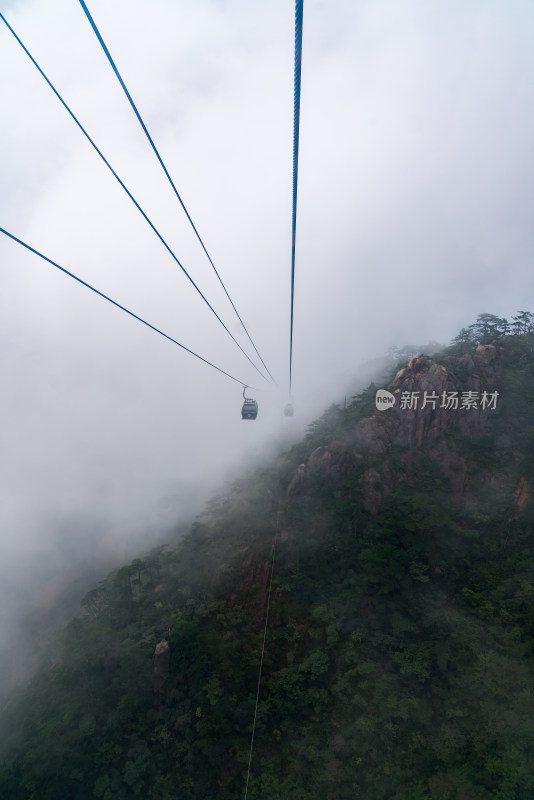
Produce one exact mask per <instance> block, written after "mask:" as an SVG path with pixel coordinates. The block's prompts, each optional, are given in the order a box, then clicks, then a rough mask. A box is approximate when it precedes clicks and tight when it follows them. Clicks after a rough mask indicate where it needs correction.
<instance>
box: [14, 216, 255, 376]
mask: <svg viewBox="0 0 534 800" xmlns="http://www.w3.org/2000/svg"><path fill="white" fill-rule="evenodd" d="M0 233H5V235H6V236H9V238H10V239H13V241H15V242H18V243H19V244H21V245H22V246H23V247H25V248H26V249H27V250H30V251H31V252H32V253H35V255H37V256H39V258H42V259H43V260H44V261H48V263H49V264H52V266H53V267H56V268H57V269H59V270H61V272H64V273H65V274H66V275H68V276H69V277H71V278H74V280H75V281H78V283H81V284H82V285H83V286H85V287H87V289H90V290H91V291H92V292H94V293H95V294H98V295H100V297H103V298H104V300H107V301H108V302H109V303H112V304H113V305H114V306H116V307H117V308H120V310H121V311H125V312H126V313H127V314H129V315H130V316H131V317H133V318H134V319H136V320H138V322H142V323H143V325H146V326H147V328H152V330H153V331H155V332H156V333H159V334H160V336H163V337H164V338H165V339H168V340H169V341H170V342H172V343H173V344H177V345H178V347H181V348H182V350H186V351H187V352H188V353H191V355H192V356H195V358H198V359H199V360H200V361H203V362H204V363H205V364H208V366H210V367H213V369H216V370H217V372H222V374H223V375H226V377H227V378H231V379H232V380H233V381H235V382H236V383H240V384H241V385H242V386H245V385H246V384H245V383H244V382H243V381H240V380H239V379H238V378H234V376H233V375H230V373H229V372H225V371H224V369H221V368H220V367H217V366H216V365H215V364H212V363H211V361H208V360H207V359H206V358H202V356H199V355H198V353H195V352H194V351H193V350H190V349H189V348H188V347H186V346H185V345H183V344H180V342H177V341H176V339H173V338H172V336H168V335H167V334H166V333H163V331H160V329H159V328H156V327H155V326H154V325H151V324H150V322H147V321H146V320H144V319H142V317H138V316H137V314H134V312H133V311H129V310H128V309H127V308H125V307H124V306H121V304H120V303H117V302H116V301H115V300H112V299H111V297H108V296H107V294H104V293H103V292H99V291H98V289H95V287H94V286H91V284H89V283H86V281H84V280H82V279H81V278H78V276H77V275H74V273H72V272H69V271H68V269H65V267H61V266H60V265H59V264H57V263H56V262H55V261H52V259H51V258H48V257H47V256H45V255H43V253H40V252H39V250H36V249H35V248H34V247H31V246H30V245H29V244H26V242H23V241H22V239H18V238H17V237H16V236H14V235H13V234H12V233H9V231H6V230H5V229H4V228H0Z"/></svg>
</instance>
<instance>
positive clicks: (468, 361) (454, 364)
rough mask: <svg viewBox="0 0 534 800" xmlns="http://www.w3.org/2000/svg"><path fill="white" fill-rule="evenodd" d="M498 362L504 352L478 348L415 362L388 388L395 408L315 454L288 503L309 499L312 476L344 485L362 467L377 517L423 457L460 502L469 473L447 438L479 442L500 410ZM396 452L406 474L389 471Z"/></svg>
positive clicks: (369, 505) (366, 493)
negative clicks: (444, 476)
mask: <svg viewBox="0 0 534 800" xmlns="http://www.w3.org/2000/svg"><path fill="white" fill-rule="evenodd" d="M500 357H501V351H500V348H498V347H496V346H494V345H480V346H479V347H477V349H476V352H475V353H474V354H472V355H464V356H462V357H453V356H447V357H445V358H443V359H442V360H441V361H440V362H437V361H434V360H432V359H431V358H429V357H426V356H422V357H420V358H412V359H411V360H410V361H409V363H408V365H407V366H406V367H404V368H403V369H401V370H400V371H399V372H398V373H397V374H396V376H395V378H394V380H393V382H392V383H391V384H390V385H389V386H388V387H387V389H388V391H389V392H390V393H391V394H392V395H393V397H394V398H395V402H394V404H393V405H392V406H391V407H388V408H387V410H384V411H382V410H380V411H379V410H378V409H376V410H375V411H374V413H373V414H372V415H371V416H369V417H366V418H365V419H361V420H360V421H359V422H358V423H357V424H356V425H355V427H354V428H353V429H352V430H350V431H348V432H347V433H346V434H345V436H344V438H343V440H342V441H341V440H336V441H333V442H331V443H330V444H329V445H327V446H324V447H319V448H317V449H316V450H315V451H314V452H313V453H312V454H311V455H310V457H309V458H308V460H307V462H306V463H305V464H301V465H300V466H299V468H298V470H297V472H296V474H295V475H294V477H293V479H292V481H291V482H290V484H289V487H288V492H287V494H288V497H290V498H291V497H295V496H298V495H299V494H301V493H302V492H304V491H305V490H306V484H307V481H308V479H309V477H310V475H313V474H314V475H315V476H317V475H319V476H324V477H325V478H335V479H340V480H343V479H344V478H345V477H347V476H348V475H350V474H351V472H352V471H353V470H354V468H355V465H356V464H358V463H359V464H360V465H363V466H364V471H363V477H362V478H361V487H362V490H363V501H364V506H365V508H366V510H367V511H369V512H371V513H376V512H377V511H378V510H379V508H380V505H381V502H382V500H383V498H384V497H385V496H386V495H387V494H388V493H389V492H391V491H392V490H393V489H394V488H395V487H396V485H398V483H399V482H400V481H401V480H402V479H404V478H405V477H407V476H408V475H409V472H410V460H411V456H412V455H413V454H415V453H421V452H425V453H427V454H428V455H429V456H430V457H432V458H434V459H438V460H439V461H440V464H441V465H442V467H443V468H444V469H445V470H446V471H448V474H449V478H450V482H451V488H452V492H453V500H455V501H458V500H459V499H460V498H461V496H462V494H463V492H464V490H465V481H466V465H465V463H463V461H462V460H461V459H459V458H458V453H457V449H456V447H455V445H454V442H452V441H451V440H450V434H452V433H453V432H456V433H460V434H463V435H468V436H470V437H477V436H480V435H482V434H483V433H484V432H485V430H486V429H487V425H488V420H489V418H490V416H491V414H493V413H495V411H494V406H495V407H496V406H498V403H499V396H498V395H497V396H495V395H494V393H495V392H498V390H499V379H500V375H501V364H500ZM393 448H395V450H396V452H399V449H400V451H401V452H403V453H404V464H405V467H404V470H403V469H400V470H399V468H398V465H396V467H395V469H393V468H392V466H391V465H390V464H389V461H388V455H389V454H390V453H391V451H392V450H393ZM523 496H524V492H523V494H522V497H523Z"/></svg>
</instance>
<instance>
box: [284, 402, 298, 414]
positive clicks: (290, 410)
mask: <svg viewBox="0 0 534 800" xmlns="http://www.w3.org/2000/svg"><path fill="white" fill-rule="evenodd" d="M294 413H295V409H294V408H293V403H286V405H285V408H284V417H292V416H293V414H294Z"/></svg>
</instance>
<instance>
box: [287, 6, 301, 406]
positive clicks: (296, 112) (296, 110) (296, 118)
mask: <svg viewBox="0 0 534 800" xmlns="http://www.w3.org/2000/svg"><path fill="white" fill-rule="evenodd" d="M303 11H304V0H295V84H294V100H293V213H292V223H291V328H290V334H289V394H291V379H292V365H293V302H294V298H295V242H296V235H297V185H298V175H299V127H300V73H301V67H302V16H303Z"/></svg>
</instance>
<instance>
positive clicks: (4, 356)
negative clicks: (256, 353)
mask: <svg viewBox="0 0 534 800" xmlns="http://www.w3.org/2000/svg"><path fill="white" fill-rule="evenodd" d="M89 7H90V10H91V13H92V14H93V16H94V18H95V21H96V23H97V24H98V25H99V27H100V30H101V33H102V35H103V37H104V39H105V41H106V43H107V45H108V46H109V48H110V50H111V53H112V55H113V57H114V59H115V61H116V63H117V66H118V68H119V70H120V71H121V74H122V76H123V78H124V80H125V82H126V84H127V86H128V88H129V90H130V91H131V93H132V95H133V98H134V100H135V102H136V104H137V106H138V108H139V109H140V112H141V114H142V115H143V117H144V119H145V122H146V124H147V126H148V128H149V130H150V132H151V134H152V136H153V138H154V140H155V142H156V144H157V146H158V148H159V149H160V152H161V154H162V156H163V158H164V159H165V161H166V164H167V166H168V168H169V171H170V172H171V174H172V176H173V179H174V180H175V183H176V185H177V187H178V190H179V191H180V193H181V196H182V198H183V200H184V202H185V204H186V206H187V207H188V210H189V212H190V214H191V216H192V217H193V220H194V221H195V224H196V225H197V227H198V229H199V232H200V234H201V236H202V237H203V239H204V241H205V243H206V246H207V248H208V250H209V252H210V254H211V256H212V258H213V260H214V262H215V264H216V266H217V269H218V270H219V272H220V273H221V276H222V277H223V279H224V281H225V283H226V285H227V288H228V290H229V291H230V294H231V295H232V298H233V300H234V302H235V304H236V306H237V308H238V310H239V312H240V314H241V316H242V317H243V319H244V321H245V323H246V324H247V327H248V328H249V331H250V332H251V335H252V337H253V338H254V340H255V343H256V345H257V346H258V348H259V350H260V352H261V353H262V356H263V358H264V359H265V361H266V363H267V365H268V366H269V369H270V370H271V372H272V373H273V375H274V376H275V378H276V379H277V381H278V383H279V386H278V388H273V387H270V386H269V384H268V383H267V382H266V381H264V380H263V379H262V378H261V376H259V375H258V373H257V372H255V371H254V369H253V368H252V367H251V366H250V364H249V363H248V361H247V360H246V359H245V358H244V356H243V355H242V354H241V353H240V352H239V350H238V349H237V347H236V346H235V344H234V343H233V342H232V341H231V339H230V338H229V336H228V335H227V334H226V333H225V331H224V330H223V328H222V327H221V326H220V325H219V323H218V322H217V320H216V319H215V318H214V317H213V316H212V315H211V313H210V311H209V309H208V308H207V307H206V306H205V305H204V304H203V303H202V301H201V299H200V298H199V297H198V295H197V294H196V293H195V292H194V290H193V289H192V287H191V286H190V284H189V282H188V281H187V279H186V278H185V276H184V275H183V273H182V272H181V271H180V270H179V268H178V267H177V266H176V264H175V263H174V262H173V261H172V259H171V257H170V256H169V255H168V253H166V251H165V250H164V248H163V246H162V245H161V243H159V242H158V241H157V239H156V238H155V236H154V235H153V233H152V232H151V231H150V230H149V228H148V226H147V225H146V223H145V222H144V221H143V219H142V218H141V216H140V215H139V213H138V212H137V211H136V209H135V208H134V207H133V205H132V204H131V202H130V201H129V200H128V198H127V197H126V196H125V194H124V193H123V191H122V190H121V189H120V187H119V186H118V184H117V183H116V182H115V181H114V179H113V178H112V176H111V175H110V173H109V172H108V170H107V169H106V167H105V166H104V165H103V164H102V162H101V161H100V160H99V159H98V157H97V155H96V154H95V153H94V151H93V150H92V149H91V148H90V146H89V144H88V143H87V141H86V140H85V139H84V138H83V136H82V134H81V133H80V131H79V130H78V129H77V128H76V126H75V125H74V123H73V121H72V120H71V119H70V118H69V116H68V115H67V113H66V111H65V110H64V109H63V108H62V107H61V105H60V103H59V102H58V100H57V99H56V98H55V97H54V95H53V94H52V92H51V91H50V89H49V88H48V87H47V86H46V84H45V82H44V81H43V79H42V78H41V77H40V75H39V74H38V73H37V71H36V69H35V68H34V67H33V65H32V64H31V63H30V61H29V59H28V58H27V56H26V55H25V54H24V52H23V51H22V49H21V48H20V46H19V45H18V44H17V42H16V41H15V40H14V38H13V36H12V35H11V33H10V32H9V31H8V29H7V28H6V27H5V25H4V24H3V23H1V22H0V66H1V68H2V74H3V75H4V76H5V77H4V80H3V81H2V82H1V83H0V108H1V112H0V114H1V117H2V125H1V127H0V154H1V155H0V185H1V187H2V191H1V193H0V207H1V214H0V217H1V227H3V228H5V229H7V230H8V231H10V232H11V233H13V234H14V235H15V236H17V237H19V238H21V239H23V240H24V241H26V242H28V244H30V245H31V246H33V247H35V248H36V249H38V250H40V251H41V252H43V253H44V254H45V255H47V256H49V257H50V258H52V259H53V260H55V261H57V262H58V263H59V264H61V265H62V266H64V267H65V268H66V269H68V270H70V271H72V272H74V273H75V274H77V275H79V276H80V277H81V278H83V279H84V280H86V281H87V282H89V283H91V284H93V285H94V286H96V287H97V288H98V289H99V290H100V291H102V292H104V293H106V294H108V295H110V296H111V297H112V298H114V299H115V300H117V302H119V303H121V304H122V305H124V306H126V307H127V308H129V309H131V310H132V311H133V312H134V313H136V314H138V315H140V316H142V317H144V318H145V319H147V320H148V321H149V322H150V323H152V324H154V325H156V326H157V327H159V328H160V329H161V330H163V331H164V332H166V333H168V334H169V335H170V336H172V337H173V338H175V339H177V340H178V341H179V342H181V343H182V344H183V345H185V346H186V347H188V348H190V349H192V350H194V351H195V352H197V353H199V354H200V355H202V356H203V357H204V358H206V359H208V360H209V361H212V362H213V363H214V364H216V365H217V366H220V367H221V368H222V369H224V370H225V371H227V372H229V373H230V374H231V375H233V376H234V377H236V378H237V382H234V381H232V380H230V379H229V378H227V377H225V376H223V375H221V374H220V373H218V372H216V371H215V370H213V369H211V368H210V367H208V366H206V365H205V364H203V363H201V362H200V361H197V360H196V359H194V358H193V357H192V356H190V355H189V354H187V353H186V352H184V351H183V350H180V349H179V348H178V347H176V346H175V345H173V344H171V343H170V342H168V341H166V340H164V339H162V338H161V337H159V336H157V335H156V334H155V333H154V332H153V331H150V330H148V329H147V328H145V327H144V326H142V325H140V324H139V323H138V322H136V321H135V320H133V319H132V318H130V317H127V316H126V315H125V314H123V313H122V312H120V311H118V310H117V309H116V308H113V307H112V306H111V305H109V304H107V303H106V302H105V301H103V300H102V299H101V298H98V297H96V296H95V295H93V294H92V293H90V292H88V291H87V290H86V289H85V288H83V287H82V286H80V285H79V284H77V283H75V282H74V281H72V280H71V279H70V278H68V277H67V276H65V275H64V274H61V273H60V272H59V271H57V270H55V269H54V268H53V267H51V266H50V265H49V264H47V263H45V262H44V261H42V260H41V259H38V258H37V257H36V256H35V255H33V254H32V253H30V252H28V251H26V250H24V249H23V248H21V247H20V246H19V245H17V244H16V243H14V242H12V241H10V240H8V239H7V237H5V236H2V238H1V239H0V264H1V269H2V292H1V295H0V324H1V341H0V354H1V361H2V365H3V369H2V372H3V381H2V384H3V390H2V393H1V404H2V420H3V425H2V429H1V432H0V452H1V454H2V459H1V466H0V480H1V487H2V489H1V490H2V505H1V511H0V514H1V519H0V525H1V527H0V530H1V546H2V559H1V560H0V609H1V610H2V613H1V617H0V651H1V652H2V653H3V654H4V656H3V657H2V659H0V662H1V663H2V664H3V663H12V662H13V658H12V654H13V652H14V651H16V647H17V643H18V641H19V638H18V637H20V635H21V633H22V634H23V633H24V630H25V629H24V627H23V626H22V623H21V620H22V619H24V620H27V619H29V618H31V619H33V620H35V619H36V617H35V614H37V615H41V616H40V617H38V619H40V620H43V621H45V620H46V619H47V614H48V610H49V609H53V608H54V604H55V603H56V604H57V602H59V598H61V597H70V598H71V599H72V602H75V601H76V597H77V595H79V596H81V595H83V593H84V591H85V588H84V587H85V586H90V585H92V584H93V583H94V582H96V581H98V580H99V578H101V577H103V576H104V575H105V574H106V572H108V571H109V570H110V569H111V568H113V567H114V566H118V565H120V564H122V563H124V561H125V560H129V559H131V558H132V557H134V556H135V555H136V554H137V553H139V552H142V551H143V550H146V549H148V548H149V547H150V546H152V544H155V543H158V542H161V541H165V537H166V536H168V535H169V534H170V533H171V532H172V531H173V530H174V529H175V528H176V526H177V525H178V524H179V523H180V522H184V523H185V522H187V521H188V520H189V519H191V518H192V517H193V516H194V515H195V513H198V512H199V511H200V510H201V509H202V507H203V503H204V502H205V500H206V499H207V498H208V497H209V495H210V494H211V493H212V492H213V491H218V490H220V488H221V487H222V486H224V485H225V482H227V481H229V480H232V478H233V477H235V476H237V475H238V474H240V473H242V472H246V471H249V470H251V469H253V468H254V467H255V466H256V465H258V464H259V463H261V462H262V461H264V460H266V459H268V458H270V457H271V456H272V455H273V454H274V453H275V452H276V451H277V450H278V449H280V448H281V447H283V446H285V445H286V444H288V443H290V442H292V441H294V440H295V439H297V438H298V437H299V436H300V435H302V433H303V432H304V430H305V427H306V424H308V423H309V422H310V421H311V419H313V418H314V417H316V416H318V415H319V414H320V413H322V411H323V409H324V407H325V406H327V405H329V404H330V403H331V402H340V401H341V400H342V398H343V396H344V394H345V393H347V392H350V391H351V390H353V391H356V390H357V389H358V388H360V383H359V379H358V378H357V374H356V373H357V367H358V365H359V364H360V363H362V362H363V361H366V360H367V359H370V358H373V357H377V356H380V355H382V354H383V353H384V352H385V351H386V350H387V348H388V347H389V346H391V345H402V344H405V343H406V342H415V343H425V342H426V341H428V340H430V339H432V340H438V341H443V342H445V343H447V342H448V341H450V339H451V338H452V337H453V336H454V335H455V334H456V333H457V332H458V331H459V329H460V328H461V327H463V326H465V325H467V324H469V323H470V322H472V321H473V320H474V319H475V317H476V316H477V314H479V313H480V312H489V313H494V314H498V315H500V316H508V317H510V316H511V315H512V314H513V313H514V312H515V311H516V310H518V309H520V308H527V309H532V308H533V307H534V303H533V302H532V299H533V298H532V281H531V277H530V264H531V261H532V254H533V249H534V241H533V232H532V223H531V220H532V215H533V210H534V209H533V189H532V187H533V186H534V180H533V178H534V175H533V172H534V159H533V155H532V146H531V142H532V140H533V137H534V112H533V110H532V109H533V103H532V83H531V80H530V77H529V76H531V75H532V74H534V63H533V62H534V53H533V52H532V47H531V43H532V40H533V36H534V30H533V29H534V13H533V10H532V7H531V5H530V4H529V3H527V2H521V0H511V1H510V2H508V3H506V4H503V3H500V2H487V0H473V2H469V3H466V2H465V1H464V0H461V1H460V0H457V1H456V0H452V2H448V3H446V4H443V3H442V4H437V5H432V6H431V5H429V4H428V3H425V2H423V0H395V2H392V1H391V0H389V1H388V0H365V1H364V2H362V3H359V4H354V3H352V2H350V0H339V2H334V3H328V4H326V3H323V2H320V0H307V2H306V5H305V12H304V38H303V65H302V107H301V140H300V144H301V150H300V168H299V206H298V234H297V264H296V287H295V292H296V294H295V333H294V363H293V375H294V384H293V395H294V401H295V407H296V412H297V416H296V417H295V418H294V419H293V420H287V419H284V418H283V415H282V408H283V405H284V403H285V402H286V400H287V376H288V343H289V296H290V247H291V240H290V233H291V231H290V223H291V163H292V151H291V148H292V112H293V96H292V92H293V75H292V68H293V50H292V48H293V13H294V12H293V7H292V3H291V2H288V1H287V0H283V1H282V0H274V2H271V3H263V2H260V0H247V2H244V0H240V1H239V2H238V0H225V2H220V3H214V2H211V1H210V0H195V2H192V1H191V0H179V2H172V3H171V2H169V1H168V0H157V1H156V2H152V3H150V5H149V7H147V6H146V4H141V3H139V2H137V0H134V2H128V3H126V2H125V0H117V2H115V3H113V4H109V3H105V2H103V0H94V2H92V3H91V5H90V6H89ZM0 10H1V11H2V13H3V14H4V15H5V16H6V19H7V20H8V22H9V23H10V24H11V25H12V26H13V28H14V29H15V31H16V33H17V34H18V35H19V36H20V37H21V39H22V41H23V42H24V44H25V45H26V47H28V48H29V50H30V51H31V53H32V55H33V56H34V58H35V59H36V60H37V62H38V63H39V64H40V66H41V68H42V69H43V70H44V71H45V73H46V74H47V75H48V76H49V78H50V80H52V82H53V83H54V84H55V85H56V88H57V89H58V91H59V92H60V93H61V94H62V95H63V96H64V99H65V100H66V102H67V103H68V104H69V105H70V106H71V107H72V110H73V111H74V113H75V114H77V115H78V117H79V118H80V121H81V122H82V124H83V125H84V126H85V127H86V128H87V130H88V132H89V134H90V135H91V136H92V137H93V138H94V140H95V142H96V143H97V145H98V146H99V147H100V148H101V149H102V151H103V152H104V154H105V155H106V156H107V157H108V158H109V160H110V161H111V163H112V165H113V166H114V168H115V169H116V170H117V172H118V173H119V175H120V176H121V178H122V179H123V180H124V181H125V183H126V185H127V186H128V188H129V189H130V190H131V191H132V192H133V194H134V195H135V197H136V198H137V199H138V201H139V202H140V203H141V205H142V206H143V208H144V209H145V210H146V212H147V213H148V214H149V215H150V216H151V218H152V219H153V221H154V223H155V224H156V226H157V227H158V228H159V229H160V230H161V232H162V235H164V236H165V238H166V239H167V240H168V241H169V244H170V245H171V246H172V247H173V249H174V250H175V252H176V254H177V255H178V257H179V258H180V260H181V261H182V263H183V264H184V266H185V267H186V269H187V270H188V271H189V272H190V274H191V275H192V277H193V278H194V279H195V281H197V282H198V284H199V286H200V288H201V289H202V291H203V292H204V294H205V295H206V296H207V297H208V298H209V300H210V302H211V303H212V305H213V306H214V307H215V308H216V310H217V312H218V313H219V314H220V316H221V317H222V318H223V319H224V321H225V324H226V325H227V326H228V327H229V328H230V330H231V331H232V333H233V335H234V336H235V337H236V338H237V339H238V341H239V342H240V344H241V345H242V347H243V348H244V349H246V350H247V352H249V353H250V355H251V356H252V355H253V351H252V349H251V348H250V346H249V344H248V340H247V338H246V336H245V335H244V333H243V331H242V329H241V327H240V324H239V322H238V320H237V318H236V316H235V315H234V313H233V311H232V309H231V307H230V305H229V303H228V301H227V299H226V297H225V295H224V292H223V291H222V289H221V287H220V285H219V284H218V282H217V279H216V278H215V276H214V274H213V272H212V271H211V267H210V266H209V263H208V261H207V259H206V258H205V256H204V255H203V253H202V251H201V248H200V246H199V245H198V242H197V241H196V239H195V236H194V234H193V232H192V231H191V229H190V227H189V225H188V223H187V220H186V219H185V216H184V214H183V212H182V210H181V209H180V207H179V205H178V203H177V201H176V198H175V197H174V195H173V194H172V191H171V189H170V187H169V185H168V184H167V182H166V180H165V178H164V176H163V174H162V172H161V170H160V168H159V166H158V164H157V162H156V160H155V158H154V155H153V153H152V152H151V150H150V148H149V146H148V143H147V142H146V140H145V138H144V135H143V133H142V131H141V129H140V127H139V125H138V123H137V121H136V120H135V117H134V115H133V113H132V111H131V109H130V107H129V105H128V103H127V101H126V98H125V97H124V95H123V94H122V91H121V89H120V87H119V85H118V82H117V81H116V79H115V77H114V75H113V73H112V71H111V69H110V67H109V65H108V64H107V61H106V60H105V57H104V55H103V53H102V51H101V49H100V46H99V45H98V43H97V41H96V38H95V36H94V34H93V33H92V31H91V29H90V27H89V25H88V23H87V20H86V19H85V16H84V14H83V12H82V10H81V8H80V7H79V5H78V4H77V3H74V2H67V0H40V1H39V2H36V0H32V1H30V0H28V1H26V0H11V2H0ZM367 377H370V376H367V375H366V378H367ZM241 381H242V382H244V383H249V384H250V385H251V386H253V387H254V388H253V389H249V390H248V393H250V394H252V395H253V396H255V397H256V398H257V400H258V401H259V404H260V413H259V416H258V419H257V421H256V422H255V423H245V422H242V421H241V419H240V414H239V410H240V405H241V400H242V398H241V393H242V387H241V385H240V382H241ZM32 615H34V616H33V617H32Z"/></svg>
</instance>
